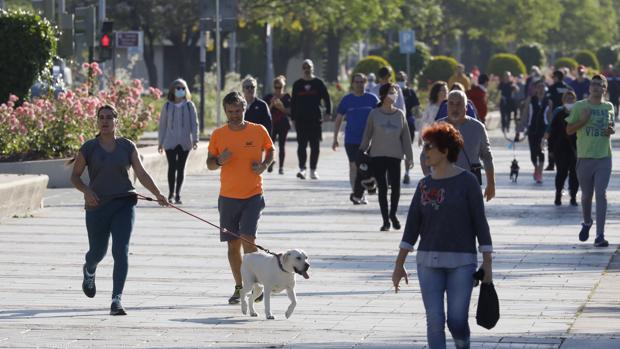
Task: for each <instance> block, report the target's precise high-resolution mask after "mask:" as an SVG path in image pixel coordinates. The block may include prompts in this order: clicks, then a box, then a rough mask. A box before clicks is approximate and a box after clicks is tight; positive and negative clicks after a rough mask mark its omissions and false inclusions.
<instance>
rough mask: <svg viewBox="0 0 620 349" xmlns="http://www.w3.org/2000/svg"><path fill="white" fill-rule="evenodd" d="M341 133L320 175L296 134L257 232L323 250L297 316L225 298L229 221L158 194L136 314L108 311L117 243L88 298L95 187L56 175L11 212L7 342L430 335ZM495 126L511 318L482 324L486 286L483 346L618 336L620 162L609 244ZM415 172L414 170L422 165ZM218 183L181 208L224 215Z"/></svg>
mask: <svg viewBox="0 0 620 349" xmlns="http://www.w3.org/2000/svg"><path fill="white" fill-rule="evenodd" d="M328 136H329V135H327V136H326V140H325V141H324V142H323V145H324V147H323V148H322V149H321V151H322V153H321V160H320V162H319V174H320V176H321V180H319V181H311V180H307V181H300V180H298V179H296V178H295V158H296V156H295V150H296V145H295V144H293V143H289V144H288V147H287V151H288V159H287V164H286V174H285V175H284V176H279V175H277V174H275V173H273V174H268V175H266V180H265V188H266V204H267V208H266V210H265V212H264V215H263V218H262V220H261V224H260V227H259V231H260V233H259V234H260V235H259V242H260V243H261V244H262V245H264V246H265V247H268V248H270V249H272V250H275V251H281V250H285V249H289V248H302V249H304V250H305V251H306V252H307V253H308V254H309V256H310V258H311V264H312V267H311V268H310V271H309V272H310V276H311V277H310V279H309V280H304V279H299V278H298V285H297V292H298V296H299V303H298V306H297V309H296V310H295V313H294V314H293V316H292V317H291V318H290V319H288V320H287V319H285V318H284V311H285V308H286V306H287V304H288V299H287V297H286V296H285V295H284V294H282V295H278V296H275V297H274V298H273V301H272V303H273V304H272V308H273V311H274V315H275V316H276V320H275V321H266V320H265V319H264V317H263V316H262V314H263V313H264V310H263V305H262V304H259V305H258V307H257V310H258V311H259V313H261V316H260V317H258V318H250V317H246V316H243V315H242V314H241V312H240V309H239V306H230V305H228V304H227V299H228V297H229V296H230V293H231V292H232V288H233V282H232V278H231V276H230V273H229V271H228V263H227V260H226V249H225V246H224V245H223V244H221V243H220V242H219V240H218V234H217V231H216V230H215V229H213V228H211V227H209V226H207V225H206V224H204V223H201V222H199V221H198V220H195V219H193V218H191V217H189V216H186V215H183V214H180V213H179V212H177V211H175V210H173V209H166V208H158V207H155V205H153V204H151V203H145V202H140V204H139V207H138V209H137V220H136V228H135V231H134V234H133V237H132V244H131V247H130V252H131V256H130V270H129V277H128V281H127V284H126V288H125V294H124V297H123V304H124V305H125V307H126V308H127V311H128V313H129V315H128V316H126V317H110V316H109V315H107V314H108V310H109V305H110V292H111V288H112V284H111V273H112V257H111V255H110V254H108V256H106V258H105V259H104V261H103V262H102V264H101V265H100V267H99V269H98V272H97V289H98V292H97V296H96V297H95V298H94V299H89V298H86V297H85V296H84V295H83V294H82V291H81V276H82V274H81V265H82V263H83V254H84V252H85V251H86V248H87V238H86V233H85V227H84V217H83V216H84V213H83V210H82V198H81V196H80V194H79V193H78V192H77V191H75V190H67V189H54V190H48V191H47V194H46V200H45V203H46V206H47V207H46V208H45V209H42V210H40V211H37V212H35V213H34V216H32V217H27V218H9V219H4V220H2V221H0V246H2V254H1V255H0V348H383V349H387V348H424V347H425V343H426V338H425V333H426V328H425V316H424V309H423V305H422V300H421V296H420V292H419V286H418V284H417V278H416V276H415V266H414V264H413V261H414V258H413V256H410V258H409V263H408V269H409V271H410V272H411V273H412V275H411V277H410V281H411V282H410V284H409V285H408V286H405V287H404V288H403V292H402V293H399V294H394V292H393V289H392V287H391V271H392V268H393V263H394V259H395V256H396V253H397V246H398V242H399V241H400V238H401V232H397V231H390V232H379V227H380V225H381V219H380V215H379V209H378V204H377V202H376V197H372V196H371V197H370V200H369V201H370V204H369V205H367V206H353V205H351V203H350V202H349V201H348V196H349V188H348V186H349V184H348V173H347V171H348V170H347V169H348V165H347V163H346V156H345V152H344V149H339V150H338V151H337V152H332V151H331V149H329V148H328V145H330V144H331V139H329V137H328ZM492 136H493V140H494V154H495V156H496V161H495V164H496V170H497V181H498V188H497V195H498V197H497V198H496V199H494V200H492V201H491V202H490V203H489V204H488V205H487V214H488V218H489V223H490V226H491V231H492V235H493V241H494V245H495V250H496V255H495V260H494V273H495V274H494V278H495V283H496V288H497V290H498V293H499V296H500V302H501V310H502V317H501V319H500V322H499V324H498V325H497V327H496V328H495V329H493V330H491V331H487V330H485V329H482V328H481V327H478V326H477V325H476V324H475V319H474V314H475V306H476V299H477V294H478V291H477V290H474V298H473V300H472V307H471V316H470V326H471V328H472V340H473V343H472V348H502V349H503V348H527V349H533V348H537V349H543V348H544V349H546V348H549V349H551V348H561V349H577V348H588V349H595V348H596V349H599V348H603V349H611V348H615V349H617V348H620V301H619V299H620V297H619V293H618V289H619V288H620V257H618V242H620V229H619V225H620V221H619V219H620V206H618V204H617V203H618V202H619V201H620V180H618V176H617V174H618V171H614V176H612V183H611V185H610V190H609V191H608V201H609V203H610V206H609V214H608V223H607V236H608V240H609V241H610V243H611V245H610V246H609V247H608V248H603V249H596V248H594V247H593V246H592V241H589V242H588V243H580V242H579V241H578V239H577V233H578V230H579V223H580V209H579V208H576V207H571V206H567V205H566V203H567V202H568V199H567V198H566V197H565V200H564V201H565V204H564V205H563V206H561V207H555V206H553V196H554V189H553V174H552V173H551V172H545V181H544V184H543V185H536V184H534V183H533V181H532V180H531V173H532V166H531V164H529V154H528V148H527V144H525V143H521V144H518V145H517V149H516V156H517V158H518V159H519V162H520V165H521V177H520V178H519V182H518V183H517V184H514V183H510V182H509V181H508V170H509V166H510V161H511V160H512V157H513V151H512V150H509V149H507V147H506V145H505V142H504V141H503V140H502V137H501V135H500V134H498V133H497V131H493V132H492ZM415 153H416V154H419V148H417V147H416V148H415ZM416 156H417V155H416ZM616 158H617V157H616ZM616 160H617V159H616ZM618 165H620V164H619V163H618V162H617V161H616V164H615V168H619V167H618ZM413 174H414V176H413V177H414V179H416V180H415V181H414V182H417V179H419V178H420V171H419V168H418V164H416V167H415V171H414V173H413ZM160 185H161V186H162V187H164V186H165V184H164V183H161V184H160ZM218 187H219V183H218V173H213V172H211V173H206V172H205V174H204V175H200V176H189V177H188V178H187V180H186V184H185V194H184V196H183V199H184V202H185V204H184V205H183V208H184V209H187V210H189V211H191V212H193V213H196V214H198V215H200V216H202V217H204V218H207V219H212V220H214V222H216V223H217V190H218ZM413 191H414V185H410V186H406V187H405V188H404V190H403V193H402V198H401V207H400V213H399V217H400V218H401V221H403V222H404V220H405V216H406V210H407V208H408V205H409V203H410V200H411V198H412V195H413ZM448 337H449V335H448ZM450 346H451V344H449V347H450Z"/></svg>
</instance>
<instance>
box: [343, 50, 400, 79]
mask: <svg viewBox="0 0 620 349" xmlns="http://www.w3.org/2000/svg"><path fill="white" fill-rule="evenodd" d="M383 67H390V68H392V81H394V80H396V75H395V73H394V68H393V67H392V65H391V64H390V63H389V62H388V61H386V60H385V58H383V57H380V56H368V57H366V58H364V59H362V60H361V61H359V62H357V65H356V66H355V69H353V74H355V73H364V74H366V75H368V74H370V73H374V74H375V75H376V74H377V71H379V69H381V68H383Z"/></svg>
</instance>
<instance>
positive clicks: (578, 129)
mask: <svg viewBox="0 0 620 349" xmlns="http://www.w3.org/2000/svg"><path fill="white" fill-rule="evenodd" d="M606 90H607V79H606V78H605V77H604V76H603V75H594V76H593V77H592V80H591V81H590V96H589V97H588V98H587V99H583V100H581V101H579V102H577V103H575V106H574V107H573V109H572V110H571V113H570V115H569V116H568V117H567V118H566V123H567V125H566V133H568V134H569V135H571V134H574V133H577V168H576V169H577V179H578V180H579V185H580V186H581V209H582V211H583V223H581V231H580V232H579V240H581V241H586V240H588V237H589V235H590V227H592V196H593V194H594V193H596V239H595V240H594V246H596V247H607V246H609V243H608V242H607V240H605V218H606V215H607V193H606V192H607V186H608V185H609V179H610V178H611V137H610V136H611V135H612V134H614V133H616V129H615V125H614V106H613V104H611V103H610V102H606V101H604V100H603V96H604V95H605V91H606Z"/></svg>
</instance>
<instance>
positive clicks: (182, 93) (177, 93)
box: [174, 90, 185, 98]
mask: <svg viewBox="0 0 620 349" xmlns="http://www.w3.org/2000/svg"><path fill="white" fill-rule="evenodd" d="M174 95H175V96H176V97H177V98H183V97H185V90H176V91H174Z"/></svg>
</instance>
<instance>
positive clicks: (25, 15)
mask: <svg viewBox="0 0 620 349" xmlns="http://www.w3.org/2000/svg"><path fill="white" fill-rule="evenodd" d="M57 34H58V33H57V31H56V29H55V28H54V26H53V25H52V24H51V23H50V22H49V21H48V20H46V19H44V18H41V16H39V15H35V14H32V13H30V12H26V11H23V10H9V11H4V10H0V52H1V54H0V77H2V83H0V101H2V102H4V101H6V100H7V99H8V98H9V94H11V93H12V94H14V95H16V96H18V97H19V98H20V99H23V98H24V97H26V96H27V95H28V91H29V89H30V87H31V86H32V85H33V83H34V82H35V80H36V79H37V78H38V77H39V76H41V75H46V74H49V72H50V69H51V68H52V57H54V56H55V55H56V41H57Z"/></svg>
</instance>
